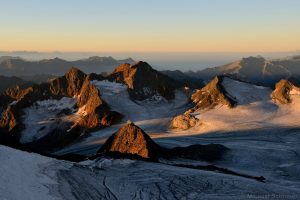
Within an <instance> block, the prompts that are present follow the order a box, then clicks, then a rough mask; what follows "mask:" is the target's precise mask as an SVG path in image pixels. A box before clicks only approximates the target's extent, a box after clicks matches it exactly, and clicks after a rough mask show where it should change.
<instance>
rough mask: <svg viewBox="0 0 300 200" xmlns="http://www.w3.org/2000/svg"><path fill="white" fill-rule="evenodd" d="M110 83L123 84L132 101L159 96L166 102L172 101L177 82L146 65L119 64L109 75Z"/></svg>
mask: <svg viewBox="0 0 300 200" xmlns="http://www.w3.org/2000/svg"><path fill="white" fill-rule="evenodd" d="M109 79H110V80H112V81H116V82H120V83H124V84H126V85H127V86H128V92H129V95H130V97H131V98H132V99H133V100H145V99H147V98H150V97H152V96H154V95H159V96H162V97H164V98H165V99H167V100H171V99H174V97H175V88H176V86H178V82H177V81H175V80H173V79H172V78H170V77H168V76H166V75H164V74H162V73H160V72H158V71H156V70H154V69H153V68H152V67H151V66H150V65H149V64H148V63H146V62H142V61H139V62H137V63H134V64H121V65H119V66H118V67H117V68H116V69H115V70H114V71H113V72H112V74H110V76H109Z"/></svg>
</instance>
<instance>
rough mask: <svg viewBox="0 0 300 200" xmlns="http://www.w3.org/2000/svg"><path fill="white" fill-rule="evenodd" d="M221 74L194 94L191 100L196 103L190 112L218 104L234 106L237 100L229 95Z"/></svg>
mask: <svg viewBox="0 0 300 200" xmlns="http://www.w3.org/2000/svg"><path fill="white" fill-rule="evenodd" d="M222 79H223V77H221V76H216V77H215V78H214V79H213V80H211V81H210V82H209V83H208V84H207V85H206V86H204V87H203V88H202V89H200V90H197V91H196V92H195V93H194V94H192V97H191V100H192V102H193V104H194V105H195V106H194V107H193V108H192V109H191V110H190V111H189V112H195V111H197V110H202V109H210V108H214V107H215V106H217V105H227V106H229V107H233V106H234V104H235V101H234V100H233V99H231V97H229V95H227V93H226V91H225V89H224V87H223V86H222V84H221V83H222Z"/></svg>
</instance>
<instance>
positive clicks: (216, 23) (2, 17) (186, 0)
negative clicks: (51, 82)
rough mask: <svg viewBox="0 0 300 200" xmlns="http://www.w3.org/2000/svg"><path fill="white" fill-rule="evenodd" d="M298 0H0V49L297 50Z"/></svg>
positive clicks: (298, 29)
mask: <svg viewBox="0 0 300 200" xmlns="http://www.w3.org/2000/svg"><path fill="white" fill-rule="evenodd" d="M299 9H300V1H299V0H151V1H150V0H148V1H146V0H89V1H84V0H43V1H41V0H26V1H25V0H0V25H1V29H0V50H2V51H20V50H27V51H69V52H76V51H77V52H78V51H80V52H278V51H280V52H282V51H296V50H299V49H300V37H299V35H300V12H299Z"/></svg>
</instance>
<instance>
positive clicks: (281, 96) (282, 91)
mask: <svg viewBox="0 0 300 200" xmlns="http://www.w3.org/2000/svg"><path fill="white" fill-rule="evenodd" d="M294 87H295V86H294V85H293V84H292V83H291V82H290V81H288V80H285V79H281V80H280V81H279V82H278V83H276V85H275V90H274V91H273V92H272V99H273V100H274V101H275V102H276V101H278V102H279V103H281V104H287V103H290V102H291V101H292V100H291V97H290V92H291V90H292V89H293V88H294Z"/></svg>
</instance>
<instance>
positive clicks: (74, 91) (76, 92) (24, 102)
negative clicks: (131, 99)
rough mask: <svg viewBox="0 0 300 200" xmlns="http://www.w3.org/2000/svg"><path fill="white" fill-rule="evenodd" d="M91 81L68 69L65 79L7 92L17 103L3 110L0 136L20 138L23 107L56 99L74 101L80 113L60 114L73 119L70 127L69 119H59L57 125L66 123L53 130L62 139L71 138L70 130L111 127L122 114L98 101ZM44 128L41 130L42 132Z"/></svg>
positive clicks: (81, 73)
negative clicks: (73, 99) (10, 135)
mask: <svg viewBox="0 0 300 200" xmlns="http://www.w3.org/2000/svg"><path fill="white" fill-rule="evenodd" d="M90 80H91V77H89V76H87V75H86V74H85V73H83V72H82V71H80V70H78V69H76V68H71V69H70V70H69V71H68V72H67V73H66V74H65V75H64V76H62V77H59V78H56V79H53V80H51V81H49V82H48V83H42V84H40V85H35V86H33V87H30V88H27V89H24V90H21V89H19V88H13V89H9V90H7V92H6V93H5V94H4V96H5V97H6V98H10V99H13V100H15V101H16V102H15V103H13V104H11V105H7V106H6V107H5V109H4V110H3V113H2V118H1V119H0V130H1V134H12V133H13V134H15V133H16V132H18V134H19V136H20V131H19V130H20V127H22V126H23V124H22V123H23V122H22V116H23V115H24V113H23V110H24V109H25V108H29V107H30V106H33V105H34V104H35V103H36V102H37V101H43V100H48V99H57V100H59V99H61V98H63V97H69V98H75V99H76V102H77V103H76V107H77V109H78V110H80V112H78V113H74V114H72V113H69V111H66V112H64V111H61V113H60V115H62V116H64V115H66V114H70V115H74V117H71V119H72V118H73V119H74V120H73V124H72V122H71V121H70V120H67V121H65V122H64V120H58V121H59V123H60V124H62V123H65V125H63V124H62V125H60V127H61V128H60V129H55V132H57V133H59V135H60V136H59V137H60V138H63V137H64V136H63V135H64V134H63V133H66V134H67V133H68V134H69V135H70V133H72V131H71V129H72V130H78V128H81V129H85V130H91V129H99V128H103V127H106V126H110V125H111V124H112V123H114V122H115V121H116V120H119V119H120V117H121V115H120V114H119V113H117V112H114V111H110V109H109V107H108V106H107V104H106V103H105V102H104V101H103V100H102V99H101V96H100V91H99V90H98V89H97V88H96V87H95V86H94V85H93V84H91V83H90ZM45 112H47V111H45ZM53 117H57V116H53ZM70 123H71V124H70ZM70 126H71V127H70ZM44 128H45V127H41V130H42V129H44ZM52 135H55V134H52ZM61 135H62V136H61Z"/></svg>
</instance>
